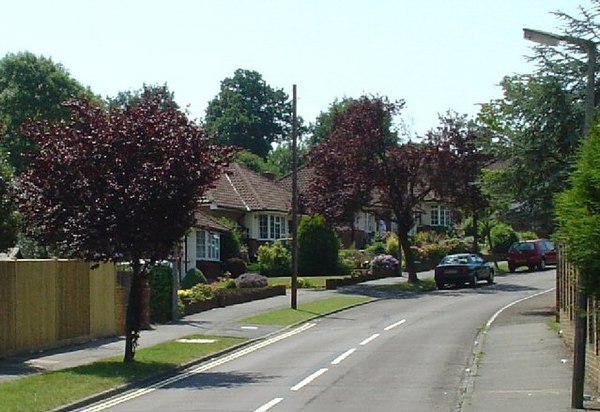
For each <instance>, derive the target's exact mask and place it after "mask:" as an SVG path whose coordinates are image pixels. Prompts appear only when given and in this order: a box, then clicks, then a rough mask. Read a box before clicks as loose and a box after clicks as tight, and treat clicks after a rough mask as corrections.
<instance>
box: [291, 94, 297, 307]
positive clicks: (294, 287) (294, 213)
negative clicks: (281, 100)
mask: <svg viewBox="0 0 600 412" xmlns="http://www.w3.org/2000/svg"><path fill="white" fill-rule="evenodd" d="M296 101H297V99H296V85H293V87H292V302H291V304H292V309H297V308H298V150H297V144H298V117H297V114H296V113H297V108H296Z"/></svg>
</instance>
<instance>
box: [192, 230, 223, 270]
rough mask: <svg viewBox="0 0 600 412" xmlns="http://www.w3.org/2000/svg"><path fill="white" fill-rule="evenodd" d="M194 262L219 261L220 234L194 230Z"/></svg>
mask: <svg viewBox="0 0 600 412" xmlns="http://www.w3.org/2000/svg"><path fill="white" fill-rule="evenodd" d="M196 260H202V261H211V262H220V261H221V233H220V232H211V231H210V230H206V229H196Z"/></svg>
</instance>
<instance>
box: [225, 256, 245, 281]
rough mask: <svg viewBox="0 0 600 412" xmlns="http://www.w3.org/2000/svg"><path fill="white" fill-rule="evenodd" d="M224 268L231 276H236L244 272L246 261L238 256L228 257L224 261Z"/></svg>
mask: <svg viewBox="0 0 600 412" xmlns="http://www.w3.org/2000/svg"><path fill="white" fill-rule="evenodd" d="M225 268H226V269H227V270H228V271H229V272H230V273H231V275H232V276H233V277H237V276H239V275H241V274H243V273H246V262H244V260H243V259H240V258H237V257H236V258H229V259H227V260H226V261H225Z"/></svg>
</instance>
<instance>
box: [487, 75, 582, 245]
mask: <svg viewBox="0 0 600 412" xmlns="http://www.w3.org/2000/svg"><path fill="white" fill-rule="evenodd" d="M502 88H503V90H504V97H503V98H502V99H499V100H496V101H492V102H490V103H489V104H486V105H483V107H482V110H481V113H480V120H481V122H482V124H483V125H484V127H485V128H486V129H487V133H488V134H489V135H490V136H491V137H492V138H493V139H494V141H495V144H493V145H492V150H493V152H494V155H495V156H496V158H497V159H499V160H500V161H501V162H502V164H503V165H504V167H503V168H502V169H500V170H498V172H497V173H495V175H494V177H495V178H496V181H495V183H494V184H495V185H496V186H497V190H496V191H495V193H496V194H498V195H500V196H505V195H506V194H509V195H510V198H511V203H512V205H513V209H514V210H517V209H518V212H519V214H520V215H521V220H522V221H525V222H529V224H530V225H531V226H532V228H534V229H537V231H539V232H541V233H546V234H547V233H551V232H552V230H553V217H554V216H553V203H552V202H553V195H554V193H557V192H559V191H561V190H563V189H564V188H565V185H566V181H567V176H568V172H569V168H570V164H571V163H572V160H573V155H574V153H575V149H576V147H577V144H578V141H579V138H580V136H581V133H582V129H581V126H582V125H583V117H582V116H581V114H580V113H579V112H578V110H579V107H578V106H577V105H576V102H575V96H574V95H573V94H572V93H570V92H569V91H568V90H566V88H565V83H564V81H563V80H561V79H559V78H556V77H550V76H544V77H540V76H513V77H507V78H505V79H504V80H503V81H502Z"/></svg>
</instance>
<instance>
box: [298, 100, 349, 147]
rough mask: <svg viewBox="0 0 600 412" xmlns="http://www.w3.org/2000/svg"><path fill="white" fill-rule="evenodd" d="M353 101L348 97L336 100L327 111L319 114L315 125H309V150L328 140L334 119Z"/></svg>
mask: <svg viewBox="0 0 600 412" xmlns="http://www.w3.org/2000/svg"><path fill="white" fill-rule="evenodd" d="M353 101H354V99H352V98H350V97H345V98H343V99H342V100H337V99H336V100H334V101H333V103H331V104H330V105H329V108H328V109H327V111H324V112H321V113H319V115H318V116H317V118H316V120H315V123H313V124H311V125H310V132H311V133H310V137H309V139H308V147H309V148H311V147H314V146H317V145H319V144H321V143H323V142H324V141H326V140H327V139H328V138H329V136H330V135H331V133H332V132H333V129H334V123H335V117H336V116H337V115H339V114H341V113H344V112H345V111H346V109H347V108H348V106H350V104H351V103H352V102H353Z"/></svg>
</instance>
